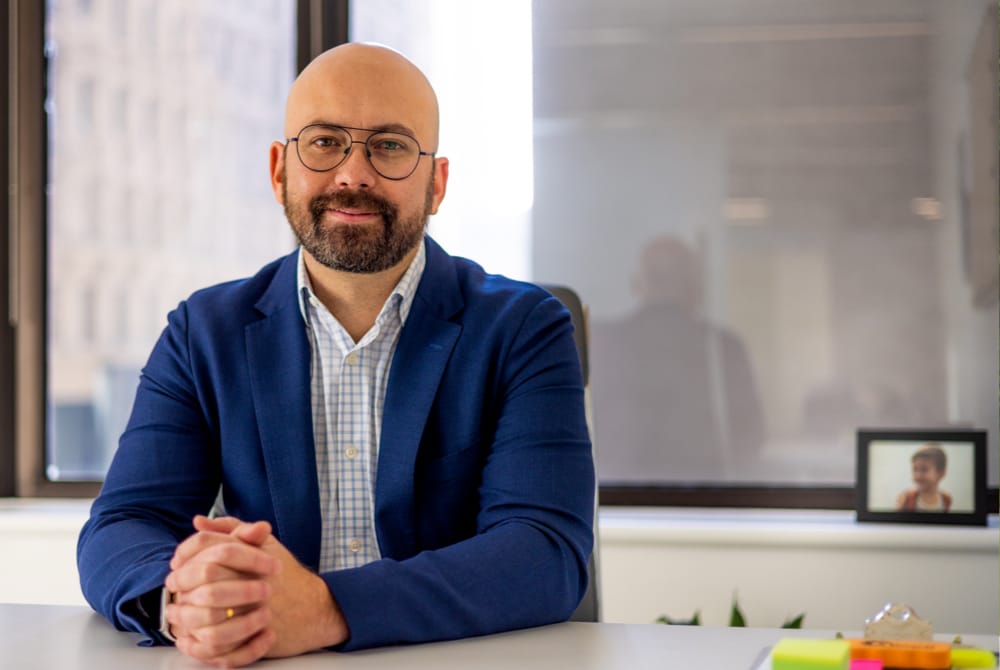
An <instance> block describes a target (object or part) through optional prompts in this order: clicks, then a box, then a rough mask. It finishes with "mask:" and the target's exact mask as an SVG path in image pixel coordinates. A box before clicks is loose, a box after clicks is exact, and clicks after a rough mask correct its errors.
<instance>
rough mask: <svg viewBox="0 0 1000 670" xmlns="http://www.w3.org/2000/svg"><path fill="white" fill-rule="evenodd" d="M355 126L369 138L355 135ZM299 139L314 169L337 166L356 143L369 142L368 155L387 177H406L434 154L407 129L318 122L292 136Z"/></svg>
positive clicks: (301, 155) (297, 146)
mask: <svg viewBox="0 0 1000 670" xmlns="http://www.w3.org/2000/svg"><path fill="white" fill-rule="evenodd" d="M351 130H359V131H362V132H366V133H371V135H369V136H368V139H366V140H365V141H363V142H362V141H361V140H356V139H354V138H353V137H351V133H350V131H351ZM287 141H289V142H295V150H296V152H297V153H298V154H299V160H300V161H302V164H303V165H305V166H306V167H307V168H309V169H310V170H312V171H313V172H327V171H328V170H332V169H333V168H335V167H337V166H338V165H340V164H341V163H343V162H344V161H345V160H347V157H348V156H349V155H350V154H351V149H353V148H354V145H355V144H363V145H365V156H366V157H367V158H368V162H369V163H370V164H371V166H372V168H373V169H374V170H375V172H377V173H379V174H380V175H381V176H383V177H385V178H386V179H391V180H393V181H399V180H400V179H406V178H407V177H409V176H410V175H411V174H413V172H414V171H415V170H416V169H417V165H418V164H419V163H420V157H421V156H434V152H432V151H421V150H420V143H419V142H417V140H416V139H415V138H413V137H410V136H409V135H406V134H404V133H394V132H386V131H381V130H370V129H368V128H351V127H349V126H328V125H325V124H314V125H311V126H306V127H305V128H303V129H302V130H300V131H299V134H298V136H296V137H290V138H288V140H287Z"/></svg>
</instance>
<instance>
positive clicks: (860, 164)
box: [351, 0, 1000, 507]
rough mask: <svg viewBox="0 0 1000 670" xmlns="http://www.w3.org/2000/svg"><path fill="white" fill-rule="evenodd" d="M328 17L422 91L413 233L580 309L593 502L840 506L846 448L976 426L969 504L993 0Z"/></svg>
mask: <svg viewBox="0 0 1000 670" xmlns="http://www.w3.org/2000/svg"><path fill="white" fill-rule="evenodd" d="M351 9H352V12H351V29H352V34H351V38H352V39H355V40H374V41H378V42H383V43H386V44H388V45H390V46H393V47H395V48H398V49H400V50H401V51H402V52H404V53H405V54H407V55H408V56H410V57H411V59H413V60H414V61H415V62H416V63H417V64H418V65H420V66H421V67H422V68H423V69H424V70H425V71H426V72H427V73H428V75H429V77H430V79H431V81H432V82H433V83H434V84H435V85H436V87H437V90H438V92H439V96H440V98H441V106H442V134H441V138H442V139H441V147H440V154H441V155H444V156H450V157H452V158H453V169H452V175H451V183H450V185H449V193H448V198H447V199H446V201H445V203H444V205H443V206H442V214H441V215H440V216H438V217H436V219H435V220H434V221H433V223H432V226H431V234H432V235H434V236H435V237H437V238H438V239H439V241H441V242H442V243H443V245H444V246H445V248H446V249H448V250H450V251H451V252H453V253H458V254H461V255H469V256H471V257H473V258H476V259H477V260H480V261H481V262H483V264H484V265H485V266H486V267H487V268H488V269H490V270H493V271H500V272H504V273H507V274H512V275H514V276H517V277H520V278H526V279H531V280H535V281H541V282H550V283H560V284H566V285H569V286H572V287H573V288H575V289H576V290H577V292H578V293H579V294H580V295H581V297H582V299H583V300H584V302H585V303H587V304H588V305H589V308H590V333H591V360H590V362H591V366H592V367H591V370H592V377H591V383H592V391H593V400H594V408H593V409H594V427H595V436H596V440H595V442H596V446H597V452H598V466H599V467H598V470H599V476H600V477H601V481H602V500H603V501H605V502H609V501H610V502H614V501H628V502H633V503H639V504H649V503H651V502H657V501H665V500H670V501H673V502H685V501H686V500H695V499H698V500H701V501H703V502H702V504H717V502H718V500H717V499H716V496H722V497H723V498H724V499H725V500H726V501H727V502H728V503H729V504H733V503H734V501H737V500H742V501H743V502H739V503H737V504H762V505H766V504H769V501H768V500H766V499H765V498H761V497H758V498H756V499H754V498H753V497H752V496H751V497H750V498H747V497H745V496H743V494H742V493H740V491H743V492H745V491H747V490H754V489H756V490H760V491H762V492H766V491H768V490H778V489H780V490H781V491H784V492H786V493H788V492H791V494H790V497H789V496H784V497H782V496H779V498H781V499H783V500H788V501H790V504H793V505H795V504H798V503H797V502H796V500H798V501H799V502H801V501H802V500H804V499H805V500H809V501H811V502H810V503H808V504H815V505H817V506H839V507H850V506H851V505H852V504H853V502H852V497H851V496H852V493H851V487H852V486H853V480H854V448H855V445H854V431H855V430H856V429H857V428H858V427H862V426H907V427H920V426H976V427H982V428H986V429H987V430H988V431H989V439H990V445H991V446H990V458H991V462H990V468H989V471H990V473H991V478H992V479H991V482H990V484H991V486H996V483H997V480H996V476H997V471H998V466H997V460H996V458H997V428H998V426H997V421H998V413H997V372H998V322H1000V319H998V310H997V295H998V291H997V209H996V193H997V169H996V160H997V152H996V148H997V135H996V123H995V121H996V104H997V96H996V85H997V70H996V68H997V61H996V58H995V55H996V51H997V46H996V26H997V18H996V7H995V3H991V2H989V0H976V1H972V2H963V3H953V2H948V1H947V0H923V1H917V2H908V3H897V2H891V1H888V0H877V1H872V0H850V1H847V2H845V1H844V0H821V1H818V2H810V3H792V2H780V3H777V4H775V3H770V4H765V5H762V4H761V3H757V2H751V1H749V0H744V1H742V2H739V1H738V2H730V3H725V4H724V5H719V4H718V3H690V2H681V1H677V0H674V1H669V2H634V3H627V4H626V5H621V4H620V3H609V2H604V1H599V0H587V1H584V2H573V3H566V2H534V3H530V2H527V0H524V1H522V2H511V3H502V4H498V5H496V6H490V7H482V6H476V7H475V9H473V8H471V7H466V6H465V4H464V3H456V2H447V1H445V0H425V1H424V2H416V3H415V2H405V3H401V2H394V1H392V0H383V1H382V2H367V1H366V2H364V3H361V2H354V3H353V4H352V8H351ZM389 14H391V15H393V16H397V17H398V18H399V20H398V21H395V22H392V23H386V22H385V21H383V20H382V19H383V18H384V17H385V16H386V15H389ZM470 25H472V26H474V25H490V26H491V29H490V30H489V31H482V30H469V29H467V28H466V29H458V28H457V26H466V27H467V26H470ZM400 26H405V30H404V29H400ZM494 34H497V35H500V36H501V37H499V38H498V40H499V43H494V42H493V41H492V39H493V38H492V37H491V35H494ZM984 41H985V42H986V44H985V45H984V46H982V47H977V43H978V42H984ZM980 51H981V53H982V54H985V55H982V56H977V54H979V53H980ZM972 71H975V72H977V73H981V74H980V75H978V76H977V77H975V78H974V77H973V76H972V75H970V74H969V73H970V72H972ZM974 100H975V101H977V102H976V103H975V104H973V102H972V101H974ZM525 104H526V107H525ZM979 108H982V112H981V115H982V117H983V118H985V119H989V120H991V121H990V122H988V123H981V124H980V123H977V122H976V120H975V119H976V114H977V111H976V110H978V109H979ZM526 109H528V110H531V111H530V112H529V115H527V116H526V115H525V110H526ZM991 110H992V111H991ZM494 113H495V115H494ZM476 126H478V127H480V128H482V127H487V128H503V132H504V143H503V144H502V145H501V146H499V147H491V151H490V153H489V155H488V156H483V155H482V154H483V153H484V152H483V151H482V145H481V144H480V143H475V142H472V141H471V140H467V139H466V138H467V137H468V136H466V135H465V134H464V133H465V132H466V131H467V130H470V131H474V129H475V127H476ZM471 137H474V135H471ZM527 137H530V138H531V139H532V142H531V144H530V146H529V145H526V144H522V143H521V140H523V139H524V138H527ZM970 153H972V154H975V155H976V156H978V158H971V157H970V156H969V154H970ZM459 156H460V157H461V160H459V159H458V158H459ZM484 158H485V159H488V160H480V159H484ZM977 161H979V162H978V163H977ZM973 166H978V167H973ZM494 167H495V168H496V169H493V168H494ZM973 171H975V172H976V175H978V176H973V174H972V172H973ZM525 177H527V181H526V182H525ZM497 191H500V192H501V193H502V195H501V196H500V197H497V196H496V195H495V194H496V192H497ZM973 192H975V193H977V194H978V195H976V196H973V195H971V194H972V193H973ZM484 203H489V206H484ZM498 203H499V206H500V207H506V209H504V210H503V211H501V212H498V213H497V214H495V215H494V214H493V210H494V209H495V208H496V207H497V205H498ZM519 205H523V207H519ZM452 221H454V223H452ZM497 231H503V233H501V234H499V235H498V234H497ZM970 236H976V239H978V240H980V242H979V243H978V244H982V245H984V246H983V248H985V249H986V250H987V251H988V253H987V254H986V256H988V259H987V262H985V263H982V262H981V263H980V265H979V266H978V267H979V269H978V270H977V269H976V267H975V264H974V263H973V262H972V261H971V255H972V253H973V252H972V251H971V249H975V248H979V247H978V246H977V244H973V243H970V241H969V240H970V239H971V237H970ZM497 237H502V238H503V239H502V240H501V241H502V243H497V241H498V240H497ZM664 491H674V492H675V493H676V495H670V496H663V495H660V494H661V493H663V492H664ZM699 491H700V492H701V493H702V494H703V495H701V496H700V498H699V497H698V494H699ZM781 491H778V492H779V493H780V492H781ZM658 492H659V493H658ZM734 492H735V493H734ZM817 492H819V493H821V494H823V495H825V493H824V492H828V493H831V495H830V496H827V498H826V499H823V498H822V496H819V497H817V495H815V494H816V493H817ZM741 496H742V497H741ZM803 496H805V497H804V498H803ZM823 500H826V501H825V502H823Z"/></svg>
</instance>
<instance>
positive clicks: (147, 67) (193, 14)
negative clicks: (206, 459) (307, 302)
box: [46, 0, 295, 481]
mask: <svg viewBox="0 0 1000 670" xmlns="http://www.w3.org/2000/svg"><path fill="white" fill-rule="evenodd" d="M169 30H173V31H174V32H173V33H172V34H170V33H169V32H168V31H169ZM294 31H295V3H291V2H269V3H265V2H249V3H232V2H226V3H218V2H190V1H189V0H129V1H128V2H126V1H124V0H88V1H87V2H83V1H78V2H73V3H69V2H54V1H52V0H50V2H49V3H48V5H47V18H46V41H47V53H48V54H49V62H48V103H47V105H46V109H47V111H48V132H49V152H50V154H49V155H50V158H49V165H48V175H49V184H48V193H49V199H48V217H49V218H48V229H49V235H48V240H49V248H48V296H49V297H48V305H49V314H48V333H49V339H48V359H47V371H48V372H47V388H48V399H47V407H48V419H47V433H48V450H47V474H48V476H49V477H50V478H51V479H54V480H62V481H65V480H96V479H100V478H101V477H102V476H103V474H104V472H105V470H106V469H107V465H108V462H109V459H110V457H111V454H112V453H113V451H114V449H115V446H116V445H117V440H118V436H119V435H120V434H121V431H122V429H123V428H124V426H125V422H126V421H127V418H128V413H129V411H130V409H131V404H132V400H133V396H134V393H135V387H136V384H137V381H138V375H139V370H140V369H141V367H142V365H143V364H144V363H145V360H146V357H147V356H148V354H149V352H150V350H151V349H152V346H153V344H154V342H155V340H156V337H157V336H158V335H159V332H160V331H161V330H162V328H163V326H164V325H165V324H166V314H167V312H168V311H169V310H170V309H172V308H174V307H175V306H176V305H177V303H178V302H179V301H180V300H182V299H184V298H186V297H187V296H188V295H189V294H190V293H191V292H192V291H194V290H196V289H197V288H200V287H203V286H206V285H209V284H212V283H216V282H219V281H224V280H228V279H234V278H237V277H241V276H246V275H248V274H251V273H253V272H254V271H256V270H257V269H258V268H259V267H260V266H261V265H263V264H264V263H265V262H267V261H269V260H271V259H273V258H274V257H276V256H278V255H279V254H281V253H285V252H287V251H288V250H290V249H291V247H292V237H291V234H290V233H289V231H288V226H287V224H286V223H285V222H284V215H283V214H282V212H281V208H280V206H279V205H277V204H276V203H275V202H274V199H273V196H272V194H271V191H270V185H269V182H268V176H267V171H268V162H267V161H268V159H267V151H268V146H269V144H270V142H271V141H273V140H276V139H281V138H282V135H283V112H284V95H285V93H286V92H287V90H288V87H289V86H290V84H291V82H292V79H293V77H294V75H295V62H294V61H295V55H294V54H295V42H294ZM236 54H239V57H237V55H236ZM253 54H267V62H266V65H265V64H263V63H261V62H258V61H256V60H255V59H254V58H252V57H250V56H251V55H253ZM244 56H246V57H244Z"/></svg>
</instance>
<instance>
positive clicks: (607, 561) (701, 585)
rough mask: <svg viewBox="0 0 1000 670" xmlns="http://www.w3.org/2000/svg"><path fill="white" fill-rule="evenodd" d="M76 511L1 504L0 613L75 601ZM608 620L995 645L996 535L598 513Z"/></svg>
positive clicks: (825, 519)
mask: <svg viewBox="0 0 1000 670" xmlns="http://www.w3.org/2000/svg"><path fill="white" fill-rule="evenodd" d="M87 509H88V503H87V502H86V501H31V500H18V501H14V500H7V501H4V500H0V548H2V551H0V602H26V603H47V604H83V603H84V600H83V596H82V595H81V594H80V588H79V585H78V583H77V575H76V564H75V555H76V536H77V533H78V532H79V528H80V526H81V525H82V523H83V521H84V519H85V518H86V516H87ZM599 534H600V563H601V595H602V607H603V618H604V620H605V621H610V622H620V623H649V622H652V621H654V620H655V619H656V617H658V616H659V615H661V614H668V615H670V616H672V617H679V618H680V617H687V616H690V615H691V614H692V613H693V612H694V611H695V610H696V609H700V610H701V614H702V622H703V623H705V624H706V625H713V626H718V625H725V624H726V623H727V621H728V612H729V605H730V599H731V598H732V596H733V593H734V592H738V594H739V601H740V605H741V607H742V609H743V612H744V614H745V615H746V617H747V621H748V623H749V624H750V625H751V626H758V627H772V626H777V625H780V623H781V622H782V621H783V620H784V619H785V618H786V617H787V616H790V615H796V614H798V613H799V612H802V611H805V612H806V622H805V623H806V626H807V627H809V628H814V629H834V630H844V631H847V630H858V629H859V628H861V627H862V626H863V625H864V619H865V618H866V617H869V616H871V615H872V614H874V613H875V612H876V611H877V610H878V609H880V608H881V607H882V605H883V604H885V602H887V601H890V600H891V601H897V602H906V603H907V604H909V605H911V606H912V607H914V608H916V610H917V611H918V612H919V613H920V614H921V615H922V616H924V617H926V618H929V619H931V620H932V621H933V623H934V625H935V630H936V631H938V632H946V633H948V632H951V633H956V632H960V633H966V634H971V633H980V634H996V632H997V623H998V620H1000V613H998V575H1000V572H998V571H1000V564H998V540H1000V535H998V531H997V528H996V527H995V525H994V527H991V528H951V527H928V526H908V527H907V526H895V525H881V524H856V523H855V522H854V521H853V514H852V513H850V512H785V511H782V512H755V511H741V510H715V511H705V510H642V509H630V508H605V509H604V510H602V512H601V515H600V528H599Z"/></svg>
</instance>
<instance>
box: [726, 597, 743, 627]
mask: <svg viewBox="0 0 1000 670" xmlns="http://www.w3.org/2000/svg"><path fill="white" fill-rule="evenodd" d="M729 625H730V626H731V627H733V628H746V625H747V621H746V619H745V618H744V617H743V612H741V611H740V606H739V604H738V603H737V602H736V597H735V596H733V609H732V611H731V612H730V613H729Z"/></svg>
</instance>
